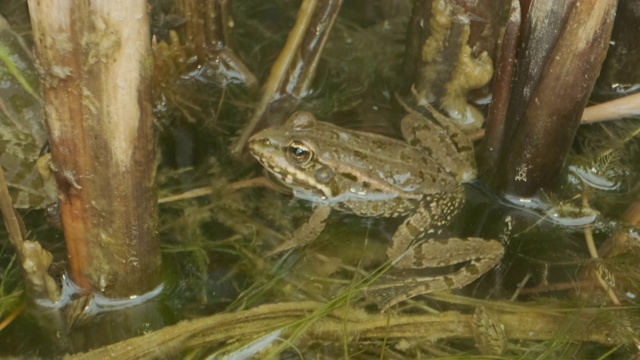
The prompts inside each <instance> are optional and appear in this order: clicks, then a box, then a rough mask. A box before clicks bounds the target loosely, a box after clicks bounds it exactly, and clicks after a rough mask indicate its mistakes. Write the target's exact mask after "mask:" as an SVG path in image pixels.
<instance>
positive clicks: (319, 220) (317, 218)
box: [267, 206, 331, 256]
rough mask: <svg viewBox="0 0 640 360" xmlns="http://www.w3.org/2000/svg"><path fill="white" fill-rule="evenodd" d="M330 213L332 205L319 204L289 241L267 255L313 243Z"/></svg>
mask: <svg viewBox="0 0 640 360" xmlns="http://www.w3.org/2000/svg"><path fill="white" fill-rule="evenodd" d="M330 213H331V208H330V207H328V206H317V207H316V208H315V209H314V211H313V213H312V214H311V216H310V217H309V220H308V221H307V222H306V223H304V224H302V225H301V226H300V227H298V228H297V229H296V230H295V231H294V232H293V234H292V235H291V237H290V238H289V239H288V240H287V241H285V242H284V243H282V244H280V245H278V246H277V247H276V248H275V249H273V250H271V251H269V252H268V253H267V256H272V255H276V254H279V253H281V252H284V251H287V250H290V249H295V248H297V247H301V246H304V245H307V244H309V243H311V242H312V241H313V240H315V239H316V238H317V237H318V235H320V233H321V232H322V230H323V229H324V225H325V221H326V220H327V218H328V217H329V214H330Z"/></svg>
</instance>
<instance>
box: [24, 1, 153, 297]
mask: <svg viewBox="0 0 640 360" xmlns="http://www.w3.org/2000/svg"><path fill="white" fill-rule="evenodd" d="M28 4H29V11H30V15H31V24H32V26H33V35H34V40H35V48H36V55H37V61H38V64H39V68H40V71H41V81H42V85H43V86H42V89H43V90H42V92H43V98H44V101H45V106H46V114H47V116H46V117H47V127H48V130H49V142H50V144H51V151H52V159H53V168H54V174H55V180H56V184H57V187H58V198H59V203H60V210H61V215H62V224H63V228H64V235H65V239H66V242H67V249H68V256H69V263H70V267H71V276H72V278H73V280H74V281H75V282H76V283H77V284H78V285H79V286H80V287H82V288H83V289H84V290H85V291H101V292H103V293H104V294H105V295H106V296H108V297H112V298H123V297H130V296H132V295H137V294H141V293H145V292H147V291H149V290H151V289H153V288H155V287H157V286H158V285H159V283H160V276H159V273H160V272H159V270H160V269H159V267H160V252H159V245H158V240H157V237H156V233H155V231H156V222H157V203H156V191H155V187H154V178H155V167H156V162H155V146H154V134H153V128H152V125H153V119H152V115H151V105H150V88H149V75H150V69H151V61H150V57H149V22H148V15H147V3H146V1H144V0H127V1H113V0H46V1H41V0H29V2H28Z"/></svg>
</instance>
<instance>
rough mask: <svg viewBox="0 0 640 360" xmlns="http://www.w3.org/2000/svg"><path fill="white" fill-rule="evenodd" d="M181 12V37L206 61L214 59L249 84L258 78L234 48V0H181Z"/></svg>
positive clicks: (179, 3) (249, 86) (225, 69)
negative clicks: (232, 0) (182, 21)
mask: <svg viewBox="0 0 640 360" xmlns="http://www.w3.org/2000/svg"><path fill="white" fill-rule="evenodd" d="M176 8H177V11H178V13H179V14H181V15H182V16H184V18H185V23H184V24H183V25H182V26H180V27H179V28H178V31H179V35H180V39H181V40H182V41H183V42H184V43H185V44H186V45H188V47H189V48H191V49H192V50H193V51H194V52H195V53H196V54H197V55H198V57H199V58H200V61H202V62H206V61H211V60H214V61H215V62H216V63H217V64H219V66H220V68H221V71H222V72H224V73H226V74H233V75H234V76H235V77H238V78H240V79H241V80H242V81H243V82H244V84H245V85H246V86H247V87H248V88H252V89H253V88H255V87H257V84H258V81H257V79H256V77H255V76H254V75H253V73H251V71H250V70H249V69H248V68H247V67H246V66H245V65H244V63H243V62H242V61H241V60H240V58H239V57H238V56H237V55H236V54H235V53H234V52H233V50H232V49H231V28H232V26H233V19H232V18H231V0H179V1H176Z"/></svg>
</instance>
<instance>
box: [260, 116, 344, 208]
mask: <svg viewBox="0 0 640 360" xmlns="http://www.w3.org/2000/svg"><path fill="white" fill-rule="evenodd" d="M322 126H323V123H321V122H318V121H316V119H315V117H314V116H313V115H312V114H311V113H308V112H305V111H299V112H296V113H294V114H293V115H291V117H289V119H288V120H287V122H286V123H285V124H284V125H282V126H276V127H271V128H267V129H264V130H262V131H260V132H258V133H256V134H254V135H253V136H251V138H249V151H250V152H251V155H253V156H254V157H255V158H256V159H257V160H258V161H259V162H260V163H261V164H262V166H264V167H265V168H266V169H267V170H268V171H269V172H271V173H272V174H273V175H275V176H276V177H277V178H278V179H279V180H280V181H281V182H282V183H283V184H284V185H285V186H287V187H288V188H291V189H292V190H293V191H294V193H295V194H296V196H298V197H301V198H306V199H307V200H312V201H316V202H324V201H329V202H330V201H332V200H331V199H334V198H335V197H336V196H338V195H339V193H340V190H339V186H338V182H336V179H335V177H334V173H333V171H332V170H331V168H330V167H328V166H326V165H325V164H323V163H322V162H321V161H319V157H318V152H317V151H318V149H317V148H316V144H315V142H314V141H313V139H314V138H315V136H316V135H317V134H316V133H317V132H318V131H320V132H322Z"/></svg>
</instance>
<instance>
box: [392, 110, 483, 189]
mask: <svg viewBox="0 0 640 360" xmlns="http://www.w3.org/2000/svg"><path fill="white" fill-rule="evenodd" d="M420 110H424V111H422V112H419V111H416V110H412V109H408V111H409V114H408V115H407V116H405V117H404V118H403V119H402V123H401V124H400V130H401V132H402V136H403V137H404V139H405V140H406V141H407V142H408V143H409V144H410V145H412V146H415V147H418V148H420V149H422V150H424V151H425V152H426V153H428V154H429V155H430V156H431V157H432V158H434V159H437V160H438V162H439V163H440V164H441V166H442V168H443V169H444V170H446V171H448V172H450V173H451V174H452V175H454V176H455V177H456V179H457V180H458V182H466V181H469V180H472V179H475V177H476V164H475V157H474V153H473V143H472V142H471V140H469V138H467V136H466V135H465V134H464V133H463V132H462V130H460V129H458V127H457V126H455V125H454V124H453V123H452V122H451V121H450V120H449V119H448V118H447V117H446V116H444V115H442V114H441V113H440V112H439V111H438V110H436V109H435V108H433V107H432V106H431V105H429V104H424V105H422V107H421V108H420Z"/></svg>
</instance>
